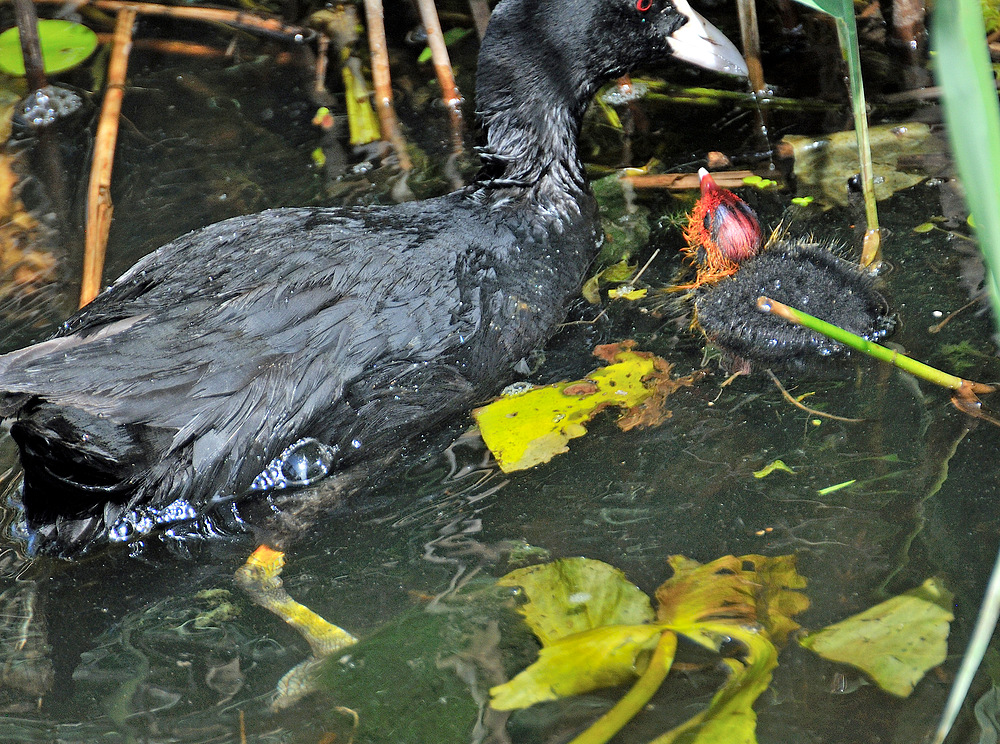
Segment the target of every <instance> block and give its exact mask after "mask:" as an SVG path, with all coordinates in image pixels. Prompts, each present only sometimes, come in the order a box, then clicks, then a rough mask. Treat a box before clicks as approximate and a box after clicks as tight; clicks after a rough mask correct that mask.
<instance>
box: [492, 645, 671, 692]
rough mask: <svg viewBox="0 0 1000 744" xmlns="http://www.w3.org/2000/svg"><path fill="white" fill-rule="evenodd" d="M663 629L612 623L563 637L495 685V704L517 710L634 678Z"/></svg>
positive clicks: (493, 690) (545, 647)
mask: <svg viewBox="0 0 1000 744" xmlns="http://www.w3.org/2000/svg"><path fill="white" fill-rule="evenodd" d="M662 632H663V630H662V629H661V628H659V627H657V626H655V625H607V626H604V627H602V628H594V629H593V630H586V631H583V632H581V633H574V634H573V635H570V636H566V637H564V638H560V639H559V640H558V641H555V642H554V643H551V644H549V645H546V646H543V647H542V650H541V651H540V652H539V654H538V660H537V661H536V662H535V663H534V664H532V665H531V666H529V667H528V668H527V669H525V670H524V671H523V672H521V673H520V674H518V675H517V676H516V677H514V679H512V680H511V681H510V682H507V683H505V684H502V685H498V686H497V687H494V688H493V689H491V690H490V696H491V700H490V705H492V706H493V707H494V708H496V709H497V710H515V709H517V708H527V707H528V706H529V705H534V704H535V703H541V702H544V701H546V700H558V699H559V698H561V697H568V696H570V695H580V694H581V693H584V692H590V691H591V690H599V689H601V688H603V687H614V686H616V685H620V684H623V683H624V682H628V681H630V680H632V679H634V678H635V677H636V676H637V675H638V674H639V673H641V672H642V671H643V669H644V667H645V663H644V662H643V659H646V658H648V653H649V652H650V651H652V649H653V647H654V646H655V645H656V642H657V641H658V640H659V638H660V634H661V633H662Z"/></svg>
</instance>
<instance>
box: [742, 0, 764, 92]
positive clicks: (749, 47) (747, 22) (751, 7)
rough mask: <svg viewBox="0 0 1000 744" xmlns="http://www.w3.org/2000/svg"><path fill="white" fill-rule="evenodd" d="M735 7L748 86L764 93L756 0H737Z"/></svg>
mask: <svg viewBox="0 0 1000 744" xmlns="http://www.w3.org/2000/svg"><path fill="white" fill-rule="evenodd" d="M736 8H737V10H738V11H739V17H740V38H741V40H742V42H743V58H744V59H745V60H746V61H747V74H748V77H749V78H750V86H751V87H752V88H753V90H754V92H755V93H758V94H760V93H764V91H765V89H766V85H765V84H764V66H763V65H762V64H761V61H760V29H759V28H758V27H757V4H756V0H738V2H737V3H736Z"/></svg>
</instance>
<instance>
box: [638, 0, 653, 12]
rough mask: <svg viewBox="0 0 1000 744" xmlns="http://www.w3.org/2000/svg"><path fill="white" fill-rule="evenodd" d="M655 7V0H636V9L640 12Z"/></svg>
mask: <svg viewBox="0 0 1000 744" xmlns="http://www.w3.org/2000/svg"><path fill="white" fill-rule="evenodd" d="M651 7H653V0H635V9H636V10H638V11H639V12H640V13H645V12H646V11H647V10H649V9H650V8H651Z"/></svg>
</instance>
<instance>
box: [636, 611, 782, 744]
mask: <svg viewBox="0 0 1000 744" xmlns="http://www.w3.org/2000/svg"><path fill="white" fill-rule="evenodd" d="M707 629H708V628H706V630H707ZM717 632H725V633H727V634H728V635H729V636H730V637H732V638H733V639H734V640H737V641H739V642H740V643H741V644H743V646H744V648H745V649H746V651H745V653H744V654H743V655H742V656H741V657H740V658H738V659H723V663H724V664H725V665H726V666H727V667H729V671H730V675H729V679H727V680H726V683H725V684H724V685H723V686H722V688H721V689H720V690H719V691H718V692H717V693H715V696H714V697H713V698H712V702H711V703H709V705H708V707H707V708H706V709H705V710H703V711H702V712H701V713H699V714H698V715H696V716H694V717H693V718H690V719H689V720H687V721H685V722H684V723H682V724H681V725H680V726H677V727H676V728H673V729H671V730H670V731H668V732H667V733H665V734H663V735H662V736H659V737H657V738H656V739H654V740H653V741H652V742H650V744H673V743H674V742H676V741H677V740H678V739H680V738H681V737H683V740H684V742H685V744H756V742H757V714H756V713H755V712H754V709H753V704H754V702H756V700H757V698H758V697H760V695H761V693H763V692H764V690H766V689H767V687H768V685H770V684H771V676H772V675H771V673H772V671H773V670H774V668H775V667H776V666H777V665H778V650H777V649H776V648H775V646H774V644H773V643H771V641H770V640H769V639H768V638H767V635H766V634H765V633H761V632H759V631H756V630H754V629H753V628H744V627H734V626H732V625H728V624H726V625H722V626H720V627H719V628H717Z"/></svg>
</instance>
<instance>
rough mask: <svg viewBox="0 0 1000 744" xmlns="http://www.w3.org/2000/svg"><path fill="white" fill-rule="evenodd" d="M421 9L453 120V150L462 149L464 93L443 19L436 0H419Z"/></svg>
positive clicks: (421, 17) (435, 70) (428, 44)
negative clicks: (454, 72)
mask: <svg viewBox="0 0 1000 744" xmlns="http://www.w3.org/2000/svg"><path fill="white" fill-rule="evenodd" d="M417 7H418V8H419V9H420V19H421V21H423V24H424V30H425V31H426V32H427V46H429V47H430V49H431V59H432V60H433V61H434V73H435V74H436V75H437V79H438V83H439V84H440V85H441V99H442V100H443V101H444V107H445V109H447V111H448V117H449V119H450V121H451V145H452V151H453V152H455V153H456V154H457V153H460V152H461V151H462V94H461V93H459V92H458V86H457V85H456V84H455V75H454V74H453V73H452V69H451V59H450V58H449V57H448V47H447V46H446V45H445V43H444V33H443V32H442V31H441V21H440V19H439V18H438V13H437V8H436V7H435V6H434V0H417Z"/></svg>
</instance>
